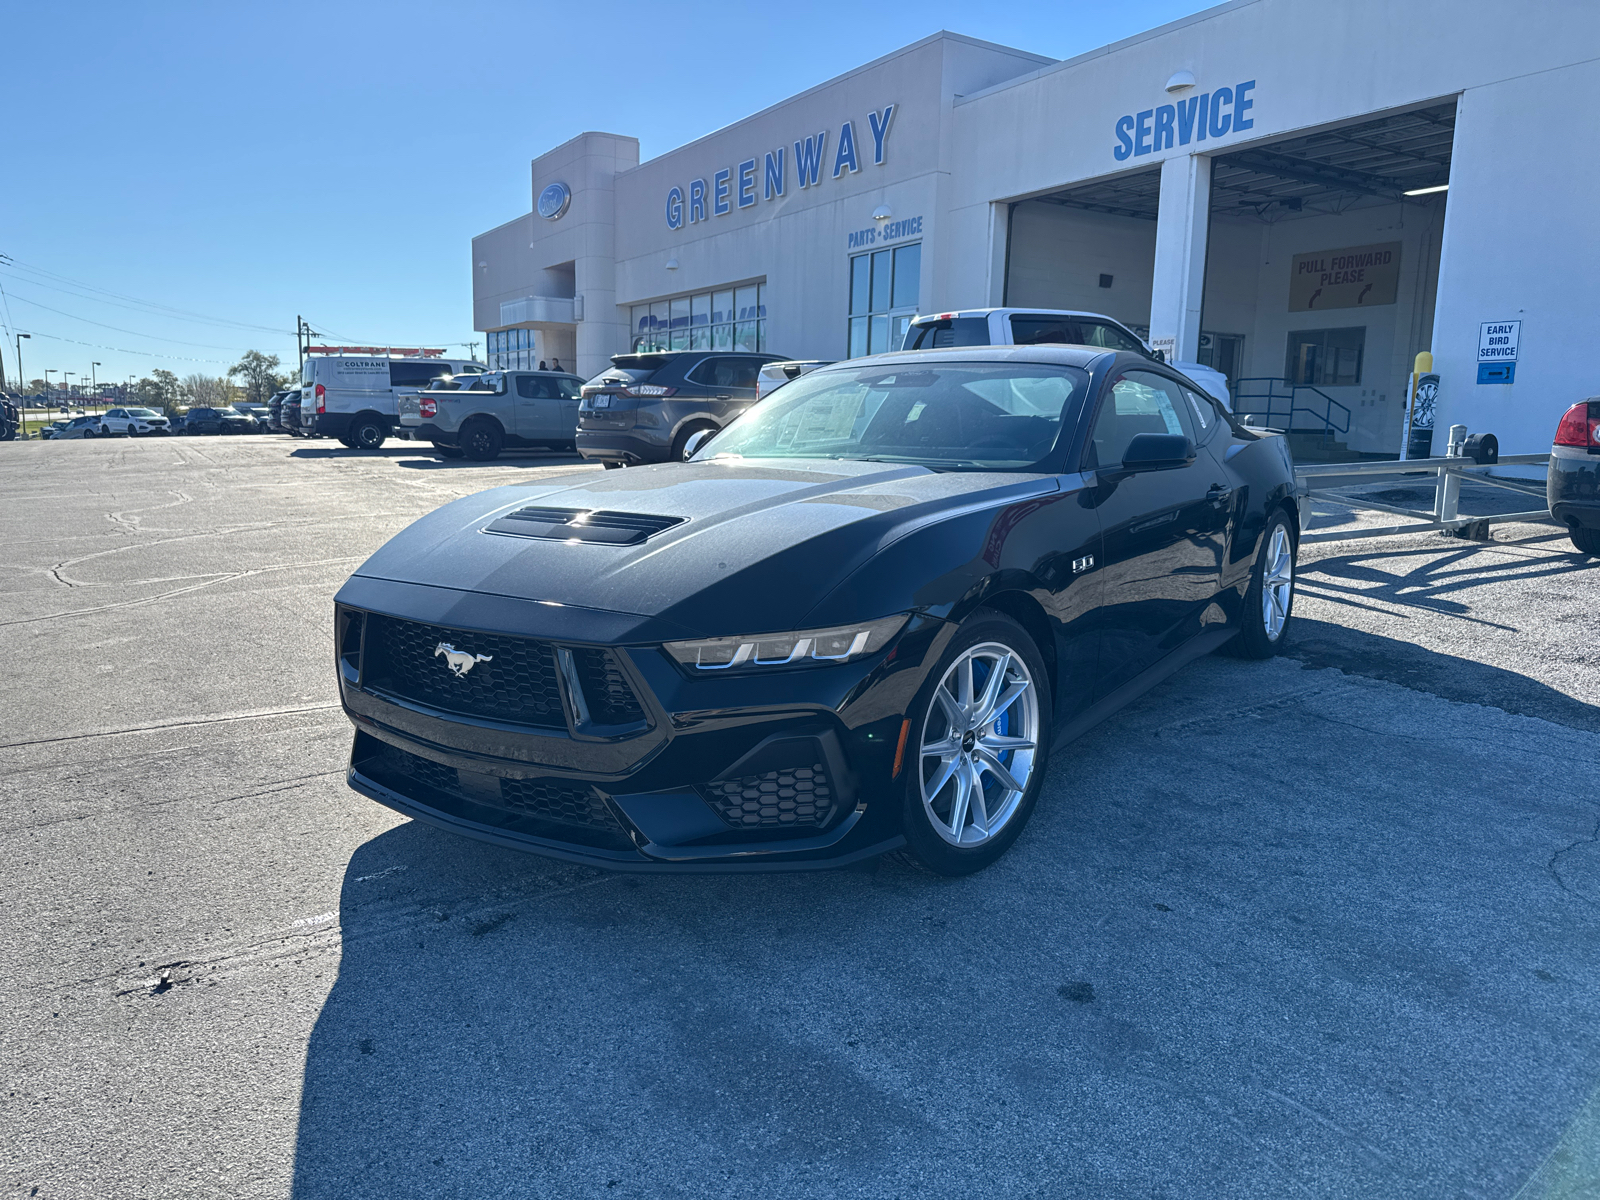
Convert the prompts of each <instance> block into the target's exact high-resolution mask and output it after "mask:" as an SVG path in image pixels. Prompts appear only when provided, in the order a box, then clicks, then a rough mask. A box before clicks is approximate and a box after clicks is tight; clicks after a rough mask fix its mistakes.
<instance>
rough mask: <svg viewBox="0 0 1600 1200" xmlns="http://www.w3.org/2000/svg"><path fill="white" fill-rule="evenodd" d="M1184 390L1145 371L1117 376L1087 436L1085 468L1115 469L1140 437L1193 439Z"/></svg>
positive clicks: (1192, 419) (1190, 418)
mask: <svg viewBox="0 0 1600 1200" xmlns="http://www.w3.org/2000/svg"><path fill="white" fill-rule="evenodd" d="M1187 408H1188V401H1187V400H1185V399H1184V397H1183V389H1181V388H1180V387H1178V385H1177V384H1175V383H1173V382H1172V381H1171V380H1169V379H1165V378H1163V377H1162V376H1160V375H1154V374H1150V373H1149V372H1146V371H1125V372H1124V373H1123V374H1121V375H1119V376H1118V377H1117V379H1116V380H1115V382H1113V383H1112V385H1111V390H1110V391H1108V392H1107V393H1106V396H1105V399H1103V400H1102V401H1101V402H1100V413H1099V415H1098V416H1097V417H1095V421H1094V432H1093V433H1092V434H1091V435H1090V441H1089V447H1090V448H1089V454H1088V455H1087V457H1088V459H1089V460H1090V461H1088V462H1086V463H1085V464H1084V465H1085V466H1088V467H1107V466H1115V465H1116V464H1117V463H1120V462H1121V461H1122V459H1123V456H1124V455H1126V454H1127V452H1128V444H1129V443H1130V442H1132V441H1133V439H1134V438H1136V437H1138V436H1139V434H1141V433H1175V434H1180V435H1182V436H1183V437H1187V438H1189V439H1190V440H1193V439H1194V418H1193V417H1192V416H1190V415H1189V414H1188V412H1187V411H1186V410H1187Z"/></svg>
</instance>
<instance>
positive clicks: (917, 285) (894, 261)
mask: <svg viewBox="0 0 1600 1200" xmlns="http://www.w3.org/2000/svg"><path fill="white" fill-rule="evenodd" d="M921 286H922V243H921V242H913V243H912V244H911V245H909V246H896V247H895V248H894V249H892V250H874V251H872V252H871V253H869V254H857V255H854V256H853V257H852V258H851V259H850V350H849V357H851V358H860V357H861V356H862V355H863V354H882V353H884V351H886V350H898V349H899V348H900V345H901V343H902V342H904V341H905V337H906V327H907V326H908V325H910V324H911V318H912V317H914V316H916V315H917V295H918V292H919V291H920V289H921Z"/></svg>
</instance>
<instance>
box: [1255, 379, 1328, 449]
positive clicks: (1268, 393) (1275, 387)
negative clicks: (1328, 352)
mask: <svg viewBox="0 0 1600 1200" xmlns="http://www.w3.org/2000/svg"><path fill="white" fill-rule="evenodd" d="M1247 383H1248V384H1265V385H1266V390H1265V391H1264V392H1263V391H1259V390H1253V391H1245V390H1244V385H1245V384H1247ZM1301 392H1310V393H1311V394H1312V395H1313V396H1315V397H1317V399H1319V400H1321V401H1322V404H1323V409H1322V411H1321V412H1318V411H1317V410H1316V409H1315V408H1308V407H1307V406H1306V405H1304V404H1301V403H1299V401H1300V393H1301ZM1254 400H1265V401H1266V402H1267V406H1266V408H1265V410H1263V409H1260V408H1257V407H1255V406H1253V405H1250V404H1248V402H1249V401H1254ZM1280 400H1281V401H1284V402H1285V403H1284V406H1283V408H1281V409H1280V408H1279V407H1278V401H1280ZM1335 409H1337V410H1338V411H1339V413H1341V414H1343V417H1344V423H1343V424H1342V425H1341V424H1339V423H1337V422H1336V421H1335V419H1334V410H1335ZM1233 410H1234V412H1237V413H1246V412H1248V413H1252V414H1258V415H1261V416H1264V417H1266V419H1267V424H1268V425H1274V424H1275V421H1274V418H1275V417H1277V416H1278V415H1279V414H1280V413H1281V414H1282V415H1283V417H1284V418H1285V424H1284V425H1283V428H1285V429H1290V430H1292V429H1294V428H1295V424H1294V415H1295V414H1296V413H1305V414H1306V415H1307V416H1309V417H1311V418H1312V419H1313V421H1316V422H1318V423H1320V425H1321V427H1322V432H1323V433H1324V434H1325V435H1327V436H1329V437H1331V436H1332V435H1333V434H1335V433H1349V432H1350V409H1349V408H1348V407H1346V406H1345V405H1343V404H1340V403H1339V402H1338V401H1337V400H1335V399H1334V398H1333V397H1332V396H1330V395H1328V394H1327V393H1326V392H1324V391H1322V390H1321V389H1320V388H1315V387H1312V386H1311V385H1310V384H1308V383H1290V382H1289V381H1288V380H1287V379H1279V378H1278V377H1276V376H1273V375H1253V376H1249V377H1247V378H1244V379H1236V380H1234V381H1233ZM1301 428H1306V427H1305V426H1302V427H1301Z"/></svg>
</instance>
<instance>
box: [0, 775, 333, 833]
mask: <svg viewBox="0 0 1600 1200" xmlns="http://www.w3.org/2000/svg"><path fill="white" fill-rule="evenodd" d="M343 774H344V768H343V767H340V768H339V769H338V770H334V771H314V772H312V773H311V774H309V775H295V776H293V777H291V778H289V779H280V780H276V781H274V782H273V783H271V784H269V785H268V786H266V787H263V788H259V789H258V790H256V791H253V792H243V793H240V794H239V795H237V796H218V797H216V798H214V799H211V800H202V798H201V797H198V796H168V797H166V798H164V799H161V800H147V801H145V802H144V803H143V804H113V805H111V806H110V807H108V808H95V809H91V810H89V811H88V812H81V813H72V814H71V815H70V816H65V817H51V818H50V819H49V820H47V821H33V822H29V823H27V824H24V825H7V826H4V827H0V837H4V836H6V835H7V834H12V833H28V832H30V831H32V830H35V829H49V828H50V827H51V826H54V825H67V824H70V823H71V822H73V821H88V820H91V819H92V818H94V817H104V816H110V815H115V814H118V813H129V812H142V811H144V810H146V809H152V808H163V807H165V806H166V805H169V804H188V803H192V802H194V801H197V800H200V801H202V802H203V803H206V804H209V805H210V806H211V807H213V808H214V807H216V806H217V805H218V804H237V803H238V802H239V801H240V800H254V799H256V798H257V797H259V796H271V795H273V794H275V793H277V792H288V791H293V790H294V789H295V788H297V787H300V786H301V785H302V784H305V783H307V782H309V781H310V780H313V779H326V778H329V777H330V776H334V775H343Z"/></svg>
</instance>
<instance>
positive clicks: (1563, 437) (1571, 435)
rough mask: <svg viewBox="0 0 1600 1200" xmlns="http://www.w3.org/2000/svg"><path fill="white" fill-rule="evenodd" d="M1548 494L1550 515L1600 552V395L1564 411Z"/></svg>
mask: <svg viewBox="0 0 1600 1200" xmlns="http://www.w3.org/2000/svg"><path fill="white" fill-rule="evenodd" d="M1545 494H1546V496H1547V497H1548V499H1549V501H1550V515H1551V516H1553V517H1554V518H1555V519H1556V520H1557V521H1559V522H1561V524H1563V525H1565V526H1566V527H1567V535H1568V536H1569V537H1571V538H1572V544H1573V545H1574V546H1575V547H1577V549H1578V550H1579V551H1581V552H1582V553H1584V554H1593V555H1597V556H1600V396H1591V397H1590V398H1589V399H1587V400H1580V401H1579V402H1578V403H1577V404H1574V405H1573V406H1572V407H1571V408H1569V409H1567V411H1566V412H1565V413H1564V414H1563V415H1562V417H1561V423H1560V424H1559V425H1557V426H1556V437H1555V444H1554V445H1552V446H1551V447H1550V469H1549V474H1548V475H1547V476H1546V483H1545Z"/></svg>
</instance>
